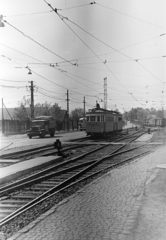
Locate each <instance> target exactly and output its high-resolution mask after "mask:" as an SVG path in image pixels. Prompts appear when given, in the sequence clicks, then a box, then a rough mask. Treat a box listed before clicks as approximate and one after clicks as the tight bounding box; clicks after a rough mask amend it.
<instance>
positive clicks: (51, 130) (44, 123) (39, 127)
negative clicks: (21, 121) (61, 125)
mask: <svg viewBox="0 0 166 240" xmlns="http://www.w3.org/2000/svg"><path fill="white" fill-rule="evenodd" d="M55 127H56V124H55V120H54V118H53V117H52V116H38V117H35V118H34V119H33V120H32V122H31V128H30V130H28V132H27V135H28V137H29V138H30V139H31V138H32V137H34V136H39V137H41V138H44V137H45V135H47V134H49V135H50V137H54V134H55Z"/></svg>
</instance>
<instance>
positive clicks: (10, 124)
mask: <svg viewBox="0 0 166 240" xmlns="http://www.w3.org/2000/svg"><path fill="white" fill-rule="evenodd" d="M30 127H31V122H30V121H29V120H28V121H19V120H3V133H4V134H12V133H26V132H27V131H28V130H29V129H30ZM66 130H78V121H73V120H72V119H70V120H69V122H67V120H64V121H56V131H66ZM0 131H1V132H2V120H0Z"/></svg>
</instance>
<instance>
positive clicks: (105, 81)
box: [104, 78, 107, 109]
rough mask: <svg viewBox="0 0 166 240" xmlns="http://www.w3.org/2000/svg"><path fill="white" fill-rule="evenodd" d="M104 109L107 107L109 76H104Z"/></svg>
mask: <svg viewBox="0 0 166 240" xmlns="http://www.w3.org/2000/svg"><path fill="white" fill-rule="evenodd" d="M104 109H107V78H104Z"/></svg>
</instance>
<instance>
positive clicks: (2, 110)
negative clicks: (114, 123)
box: [2, 98, 4, 134]
mask: <svg viewBox="0 0 166 240" xmlns="http://www.w3.org/2000/svg"><path fill="white" fill-rule="evenodd" d="M2 134H4V115H3V98H2Z"/></svg>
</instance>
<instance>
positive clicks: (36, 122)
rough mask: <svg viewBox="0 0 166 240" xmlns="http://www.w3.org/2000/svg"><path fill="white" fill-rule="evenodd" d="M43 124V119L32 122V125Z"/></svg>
mask: <svg viewBox="0 0 166 240" xmlns="http://www.w3.org/2000/svg"><path fill="white" fill-rule="evenodd" d="M43 125H45V122H44V121H35V122H32V126H43Z"/></svg>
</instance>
